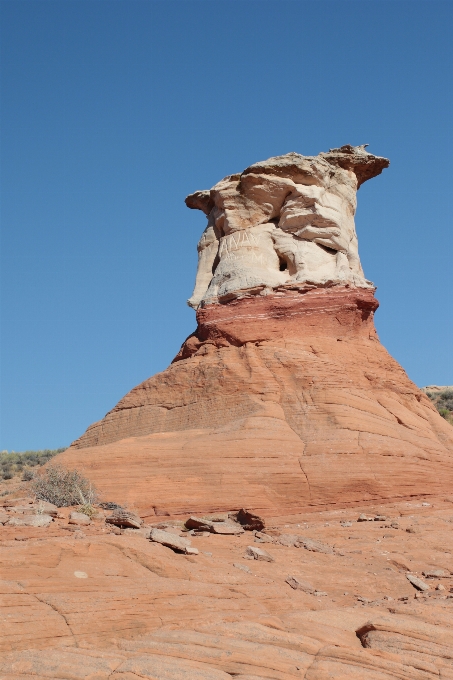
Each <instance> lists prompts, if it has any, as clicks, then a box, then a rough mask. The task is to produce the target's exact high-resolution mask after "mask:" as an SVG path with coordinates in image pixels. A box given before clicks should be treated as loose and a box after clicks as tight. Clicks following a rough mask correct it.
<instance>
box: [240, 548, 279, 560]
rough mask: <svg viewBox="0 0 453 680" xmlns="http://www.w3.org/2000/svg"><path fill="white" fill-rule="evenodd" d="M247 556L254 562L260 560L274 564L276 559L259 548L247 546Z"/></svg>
mask: <svg viewBox="0 0 453 680" xmlns="http://www.w3.org/2000/svg"><path fill="white" fill-rule="evenodd" d="M245 556H246V557H248V558H251V559H253V560H260V561H262V562H273V561H274V558H273V557H272V555H269V553H268V552H266V550H262V549H261V548H257V547H256V546H254V545H249V546H247V550H246V551H245Z"/></svg>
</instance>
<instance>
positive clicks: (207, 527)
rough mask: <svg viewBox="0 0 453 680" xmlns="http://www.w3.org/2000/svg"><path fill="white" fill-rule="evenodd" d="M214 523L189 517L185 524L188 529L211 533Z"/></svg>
mask: <svg viewBox="0 0 453 680" xmlns="http://www.w3.org/2000/svg"><path fill="white" fill-rule="evenodd" d="M213 524H214V522H211V521H210V520H208V519H203V518H199V517H189V519H188V520H186V522H185V526H186V527H187V529H197V530H199V531H211V528H212V526H213Z"/></svg>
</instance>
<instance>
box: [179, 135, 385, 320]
mask: <svg viewBox="0 0 453 680" xmlns="http://www.w3.org/2000/svg"><path fill="white" fill-rule="evenodd" d="M364 163H365V164H367V165H368V166H369V169H370V171H369V174H368V175H367V177H366V178H363V177H362V175H360V172H359V171H358V168H359V167H363V164H364ZM388 165H389V161H388V160H387V159H384V158H379V157H377V156H373V155H372V154H369V153H368V152H367V151H366V150H365V147H364V146H357V147H352V146H350V145H346V146H344V147H341V148H340V149H336V150H335V151H334V152H333V151H330V152H328V153H322V154H319V156H313V157H305V156H301V155H300V154H296V153H289V154H286V155H285V156H277V157H275V158H269V159H268V160H267V161H263V162H261V163H255V164H254V165H252V166H250V167H249V168H247V169H246V170H244V172H243V173H242V174H241V175H232V176H230V177H226V178H225V179H223V180H222V181H221V182H219V183H218V184H216V185H215V186H214V187H213V188H212V189H211V191H210V192H209V194H208V193H207V192H199V191H198V192H196V193H195V194H192V195H191V196H188V197H187V199H186V204H187V206H188V207H189V208H196V209H198V210H202V211H203V212H205V213H206V214H207V217H208V224H207V227H206V229H205V231H204V232H203V235H202V237H201V239H200V242H199V244H198V271H197V277H196V283H195V290H194V292H193V295H192V297H191V298H190V300H189V301H188V303H189V305H190V306H192V307H194V308H197V307H198V306H199V304H200V303H201V302H203V303H205V304H206V303H212V302H218V301H226V300H230V299H232V298H235V297H238V296H239V295H241V294H244V293H247V292H248V293H249V294H255V295H256V294H257V293H261V294H262V293H264V294H266V293H267V292H272V290H273V289H279V288H282V287H283V288H284V286H288V285H301V284H304V283H305V284H310V285H313V284H314V285H325V284H326V283H327V282H329V284H330V285H332V283H340V282H341V283H346V282H348V283H350V284H352V285H355V286H362V287H364V288H366V287H372V285H373V284H371V283H370V282H369V281H367V280H366V279H365V277H364V274H363V270H362V267H361V264H360V260H359V255H358V247H357V236H356V232H355V224H354V213H355V208H356V190H357V188H358V186H360V182H361V181H366V179H369V178H370V177H373V176H374V175H375V174H379V173H380V172H381V171H382V169H383V168H384V167H387V166H388ZM372 167H373V168H374V170H371V168H372ZM356 172H357V173H358V174H355V173H356ZM359 176H360V177H361V178H362V179H361V180H359V179H358V177H359ZM202 197H203V198H202Z"/></svg>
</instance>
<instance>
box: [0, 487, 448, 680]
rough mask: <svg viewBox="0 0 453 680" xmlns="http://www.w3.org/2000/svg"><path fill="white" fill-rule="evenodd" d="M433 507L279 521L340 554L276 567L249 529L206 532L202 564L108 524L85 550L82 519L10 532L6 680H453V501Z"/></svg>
mask: <svg viewBox="0 0 453 680" xmlns="http://www.w3.org/2000/svg"><path fill="white" fill-rule="evenodd" d="M430 500H431V503H430V505H429V506H426V505H423V503H424V499H423V498H420V499H413V500H412V501H408V502H399V503H387V504H379V505H374V504H367V505H365V506H358V507H357V508H351V509H343V510H341V509H333V510H328V511H323V512H319V511H315V512H305V513H303V514H299V515H289V516H286V517H281V516H280V517H276V518H273V517H268V518H267V521H266V531H269V532H272V534H273V535H274V536H275V538H282V537H284V536H297V535H298V534H300V533H301V532H302V533H303V535H304V537H306V540H312V541H318V542H320V543H322V544H324V545H334V546H335V551H336V552H335V553H322V552H311V551H308V550H304V549H303V548H301V547H297V545H296V544H294V543H293V542H292V541H291V540H290V541H281V542H274V543H273V545H272V546H271V548H270V551H271V552H272V558H273V560H272V561H266V560H261V559H251V560H249V561H246V560H243V556H244V553H245V551H246V550H247V546H248V545H249V542H250V537H251V534H250V533H249V532H244V533H243V534H241V535H238V536H230V535H218V534H213V533H209V534H207V535H199V536H193V537H191V539H192V545H193V546H194V549H195V550H197V552H198V554H197V555H196V556H192V555H190V554H189V555H185V554H183V553H182V552H175V551H174V549H172V548H169V547H165V546H164V545H161V544H159V543H156V542H152V541H150V540H149V539H147V538H146V537H145V536H144V535H142V533H141V532H142V530H141V529H137V530H135V533H134V530H133V529H125V530H122V531H123V533H121V534H119V535H115V534H112V533H110V532H111V531H112V529H113V528H114V527H112V525H110V524H108V523H106V522H105V520H104V521H102V522H101V521H99V520H97V521H93V522H92V523H91V524H90V525H89V526H87V527H84V536H82V537H78V538H77V537H76V536H75V535H74V534H73V533H72V532H67V531H65V530H64V528H65V527H66V526H67V521H68V518H69V515H70V513H71V512H72V510H71V509H70V508H69V509H64V511H63V513H62V514H64V518H63V517H57V518H55V519H54V520H53V521H52V523H51V524H50V525H49V526H48V527H30V526H12V525H8V524H7V525H4V526H2V527H1V534H0V578H1V580H0V593H1V594H0V598H1V617H2V618H1V625H0V677H1V678H5V680H33V679H35V680H38V679H39V680H41V679H43V678H53V679H54V680H55V679H60V680H78V679H80V680H85V678H93V679H94V678H96V679H97V680H103V679H105V680H107V679H108V680H137V678H145V679H148V680H192V679H195V678H197V679H201V680H203V679H204V680H251V679H252V678H253V680H260V679H261V680H264V679H265V678H266V679H267V680H297V679H305V680H327V678H328V679H329V680H345V678H348V680H350V679H357V680H450V679H451V678H452V677H453V652H452V649H453V632H452V625H451V624H452V619H453V592H451V590H452V586H453V579H452V576H451V571H452V562H451V557H452V553H453V542H452V536H453V533H452V527H453V499H451V501H448V500H446V499H445V498H431V499H430ZM5 512H6V513H7V514H9V515H11V514H12V512H11V509H10V508H7V509H5ZM361 512H365V513H366V514H370V515H372V516H377V515H385V516H387V517H388V518H389V521H390V520H392V519H395V518H397V519H398V523H399V524H400V526H401V528H400V529H390V528H388V527H385V526H384V524H382V523H380V522H362V523H361V522H357V521H355V520H356V518H357V515H358V514H359V513H361ZM106 514H107V513H106ZM186 519H187V517H186ZM170 521H171V520H169V522H170ZM410 523H416V524H417V526H418V527H419V529H420V533H418V534H408V533H407V532H406V531H405V528H406V526H408V525H409V524H410ZM345 524H349V525H348V526H345ZM180 525H181V526H182V523H180ZM169 526H171V525H169ZM175 526H176V525H175ZM272 534H269V535H272ZM168 536H170V537H171V536H172V537H173V539H177V538H178V537H177V536H176V535H175V534H170V533H169V534H168ZM173 539H172V540H173ZM266 547H267V546H266ZM407 573H410V574H412V575H414V577H417V578H421V577H422V574H423V573H424V574H425V575H427V574H429V580H430V585H431V588H430V589H429V590H428V591H425V592H418V591H416V590H415V589H414V587H413V585H411V583H410V582H409V581H408V579H407V577H406V574H407ZM288 575H290V576H288ZM437 586H442V588H443V589H441V590H439V589H438V588H437Z"/></svg>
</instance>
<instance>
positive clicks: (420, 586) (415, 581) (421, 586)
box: [406, 574, 429, 590]
mask: <svg viewBox="0 0 453 680" xmlns="http://www.w3.org/2000/svg"><path fill="white" fill-rule="evenodd" d="M406 578H407V580H408V581H409V583H412V585H413V586H414V588H417V590H429V585H428V584H427V583H425V582H424V581H422V579H421V578H418V576H415V574H406Z"/></svg>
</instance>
